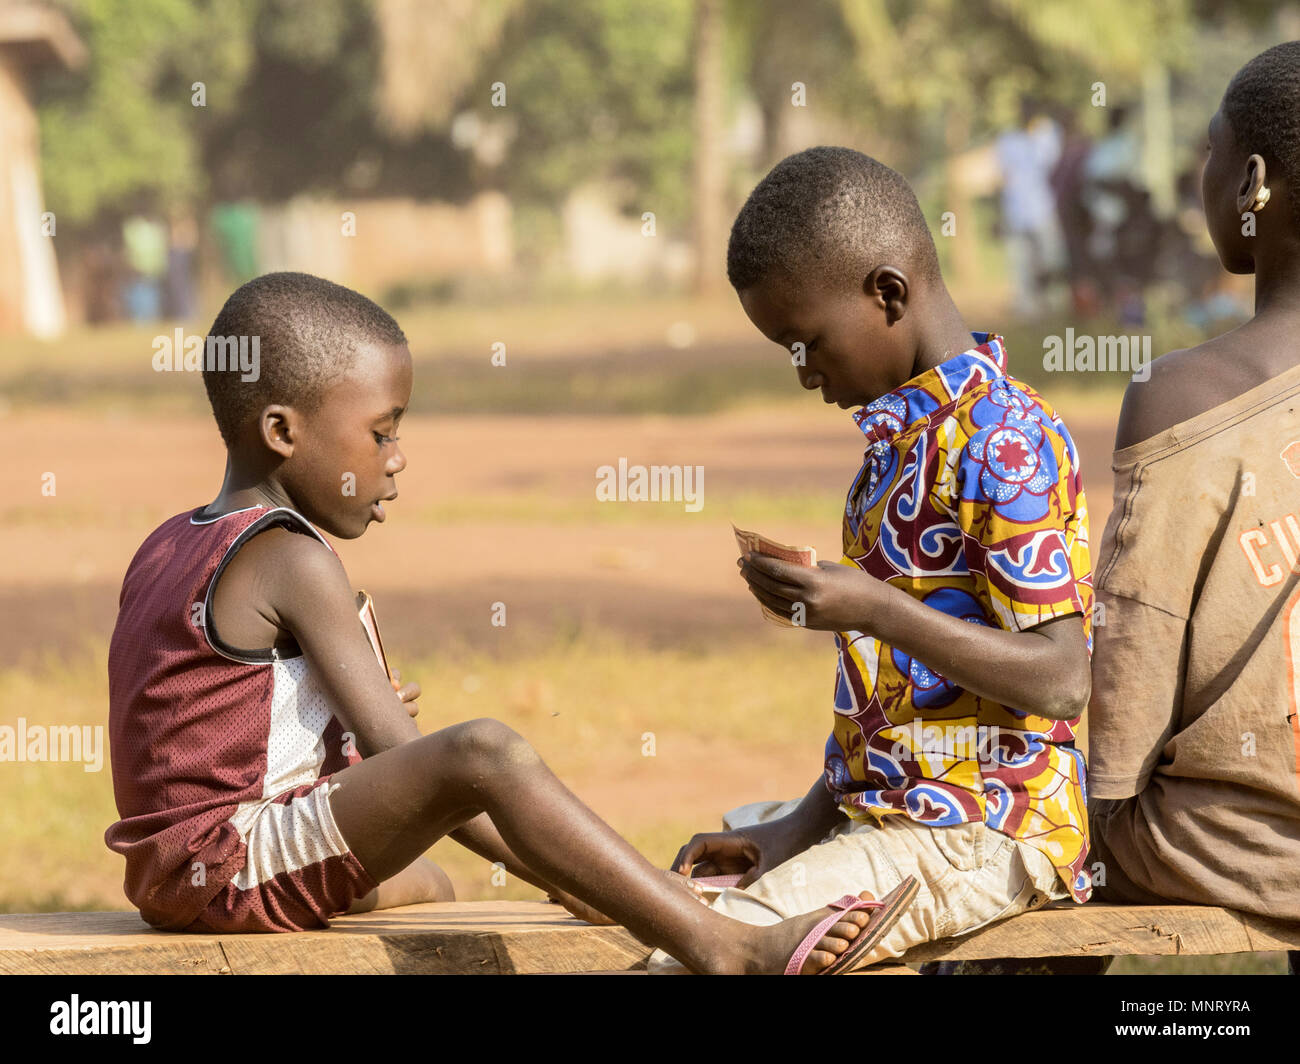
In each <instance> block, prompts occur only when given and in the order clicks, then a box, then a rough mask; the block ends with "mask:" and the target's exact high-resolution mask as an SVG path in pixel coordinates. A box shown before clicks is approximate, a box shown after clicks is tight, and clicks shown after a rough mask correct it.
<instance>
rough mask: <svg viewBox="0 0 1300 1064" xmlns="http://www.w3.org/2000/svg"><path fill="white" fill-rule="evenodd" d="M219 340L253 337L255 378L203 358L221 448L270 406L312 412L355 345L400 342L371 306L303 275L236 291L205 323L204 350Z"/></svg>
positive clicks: (272, 278) (258, 281) (386, 317)
mask: <svg viewBox="0 0 1300 1064" xmlns="http://www.w3.org/2000/svg"><path fill="white" fill-rule="evenodd" d="M224 337H247V338H249V339H250V342H251V338H252V337H257V338H258V343H257V349H258V362H259V365H258V373H257V377H256V379H255V380H247V379H244V377H242V376H241V374H240V373H238V372H231V371H230V370H229V369H225V368H220V367H214V366H213V365H212V364H211V363H212V361H213V360H211V359H206V360H205V363H204V368H203V385H204V387H205V388H206V389H207V392H208V401H209V402H210V403H211V404H212V415H213V417H215V418H216V421H217V427H218V428H219V429H220V430H221V438H222V439H223V440H225V441H226V445H227V446H231V445H233V443H234V441H235V440H236V438H237V437H238V435H239V432H240V430H241V429H242V428H243V427H244V425H245V424H247V422H248V421H249V420H250V419H251V418H253V417H256V415H257V414H258V413H259V412H260V411H261V410H262V409H264V408H265V407H266V406H268V405H269V404H271V403H283V404H285V405H291V406H294V407H297V408H298V409H301V410H305V411H308V412H310V411H312V410H315V409H317V408H318V406H319V403H320V401H321V398H322V396H323V394H324V392H325V390H326V389H327V388H328V387H329V386H330V385H331V384H333V383H335V382H336V381H337V380H339V379H340V378H341V377H342V376H343V375H344V374H345V373H346V372H347V371H348V369H349V368H351V366H352V363H353V360H354V356H355V355H356V353H357V351H358V350H359V349H360V347H361V346H362V345H364V344H366V343H386V344H404V343H406V336H405V334H404V333H403V332H402V330H401V327H400V326H399V325H398V324H397V322H396V321H394V320H393V317H392V315H390V314H389V313H388V312H387V311H386V310H384V309H383V308H382V307H380V306H379V305H378V304H376V303H374V302H372V301H371V300H369V299H367V298H366V297H365V296H363V295H361V294H360V293H359V292H354V291H352V289H350V288H344V287H343V286H342V285H338V284H334V283H333V282H332V281H326V280H324V279H323V278H320V277H313V276H312V275H311V274H307V273H268V274H264V275H262V276H261V277H257V278H254V279H253V280H251V281H249V282H248V283H247V284H245V285H243V286H241V287H240V288H237V289H236V290H235V292H234V293H233V294H232V295H231V297H230V298H229V299H227V300H226V303H225V306H223V307H222V308H221V312H220V313H219V314H218V315H217V318H216V320H215V321H214V322H213V323H212V328H211V329H210V330H209V333H208V337H207V339H205V342H204V346H205V350H210V349H211V342H212V340H213V338H224ZM218 342H219V341H218Z"/></svg>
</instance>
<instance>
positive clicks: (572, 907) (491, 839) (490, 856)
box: [451, 813, 708, 924]
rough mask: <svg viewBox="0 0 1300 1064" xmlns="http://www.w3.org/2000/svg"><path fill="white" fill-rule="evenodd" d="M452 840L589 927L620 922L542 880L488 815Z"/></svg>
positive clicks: (696, 890)
mask: <svg viewBox="0 0 1300 1064" xmlns="http://www.w3.org/2000/svg"><path fill="white" fill-rule="evenodd" d="M451 837H452V838H453V839H455V840H456V841H457V842H459V843H460V844H461V845H462V846H464V847H465V848H466V849H468V850H472V851H473V852H474V853H476V854H478V855H479V856H480V857H482V858H483V859H484V860H487V861H491V862H493V863H498V862H499V863H501V864H503V865H504V866H505V868H506V870H507V871H508V872H510V873H511V874H512V875H514V876H517V877H518V878H519V879H522V880H523V881H524V882H526V883H531V884H532V885H533V886H535V887H537V888H538V889H539V890H542V891H545V892H546V894H547V896H548V897H549V898H550V899H551V900H552V901H554V902H556V903H558V904H560V905H562V906H564V908H565V909H567V910H568V912H569V913H570V914H572V915H573V916H576V917H577V918H578V919H579V920H585V921H586V922H587V923H589V924H616V923H618V921H617V920H611V919H610V918H609V917H608V916H606V915H605V914H604V913H602V912H597V911H596V910H595V909H593V908H592V907H591V906H590V905H588V904H587V903H586V902H584V901H581V900H580V899H578V898H575V897H574V896H573V895H572V894H570V893H568V892H567V891H564V890H561V889H560V888H559V887H557V886H556V885H555V884H554V883H547V882H545V881H544V880H543V879H542V877H541V876H539V875H538V874H537V873H536V872H534V871H533V870H532V869H531V868H529V867H528V866H527V865H525V864H524V863H523V862H522V861H520V860H519V858H518V857H517V856H516V855H515V854H514V853H512V852H511V850H510V847H509V846H507V845H506V841H505V839H503V838H502V837H501V833H500V832H499V831H497V829H496V826H495V825H494V824H493V823H492V818H491V817H489V816H488V815H487V814H486V813H480V814H479V815H478V816H476V817H474V819H473V820H470V821H468V822H467V823H465V824H462V825H461V826H460V827H459V828H457V829H456V830H455V831H453V832H452V833H451ZM660 871H661V872H662V873H663V875H665V876H667V877H668V879H669V881H670V882H672V883H674V884H676V885H677V886H679V887H681V888H682V889H683V890H688V891H690V892H691V894H692V895H694V896H695V897H696V898H698V899H699V900H700V903H701V904H702V905H707V904H708V902H707V901H705V900H704V891H703V888H702V887H700V886H699V885H698V884H697V883H695V882H694V881H693V880H690V879H687V878H686V877H685V876H680V875H678V874H677V873H676V872H672V871H669V870H668V869H660Z"/></svg>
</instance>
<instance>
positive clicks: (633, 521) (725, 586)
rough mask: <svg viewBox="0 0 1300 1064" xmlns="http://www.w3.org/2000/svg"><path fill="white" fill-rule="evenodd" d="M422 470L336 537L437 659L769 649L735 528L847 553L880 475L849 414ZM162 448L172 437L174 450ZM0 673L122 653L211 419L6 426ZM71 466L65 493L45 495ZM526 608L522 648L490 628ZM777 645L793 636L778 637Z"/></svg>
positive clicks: (1083, 428)
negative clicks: (129, 599) (859, 506)
mask: <svg viewBox="0 0 1300 1064" xmlns="http://www.w3.org/2000/svg"><path fill="white" fill-rule="evenodd" d="M1065 417H1066V419H1067V422H1068V423H1070V425H1071V429H1072V432H1073V434H1074V436H1075V440H1076V444H1077V446H1078V448H1079V451H1080V453H1081V455H1082V464H1083V474H1084V483H1085V489H1086V491H1087V495H1088V501H1089V508H1090V514H1091V530H1092V538H1093V543H1094V546H1095V545H1097V544H1099V543H1100V540H1101V533H1102V530H1103V529H1104V527H1105V521H1106V516H1107V514H1108V513H1109V510H1110V495H1111V492H1110V469H1109V455H1110V449H1111V443H1112V441H1113V439H1114V422H1113V420H1112V419H1108V418H1106V417H1104V416H1101V417H1099V416H1097V415H1096V414H1095V413H1094V414H1091V416H1088V417H1080V418H1073V417H1071V415H1070V414H1069V411H1068V408H1067V409H1066V410H1065ZM401 435H402V445H403V447H404V448H405V450H406V454H407V456H408V460H409V465H408V467H407V469H406V470H405V471H404V472H403V473H401V474H400V475H399V476H398V478H397V483H398V489H399V491H400V492H401V497H400V498H399V499H397V500H396V501H395V502H393V503H391V504H390V505H389V507H388V511H389V517H388V520H387V521H386V522H385V523H384V524H383V525H382V526H380V525H371V526H370V529H369V530H368V531H367V533H366V535H365V536H363V537H362V538H361V539H360V540H354V541H350V542H341V543H339V544H337V546H338V549H339V551H340V554H341V556H342V558H343V561H344V564H345V565H346V567H347V569H348V572H349V574H350V576H351V578H352V581H353V583H354V585H355V586H357V587H364V588H366V589H367V590H369V591H370V592H371V593H372V594H373V595H374V596H375V598H376V602H377V606H378V609H379V611H380V616H381V618H382V623H383V630H384V635H385V640H386V641H387V642H388V643H390V644H391V647H390V649H393V650H395V651H396V652H398V653H399V654H400V653H412V654H424V653H428V652H429V650H430V648H431V647H435V646H438V645H441V644H446V643H448V642H451V643H457V644H468V645H469V646H474V647H502V648H503V649H507V648H510V649H514V650H517V649H518V648H519V643H518V642H516V641H519V640H529V639H533V638H540V639H546V638H549V637H550V636H551V635H552V634H553V633H554V631H555V630H556V628H557V626H558V627H564V626H569V627H572V626H575V625H587V626H593V627H596V628H600V629H606V630H611V631H616V632H619V633H623V634H625V635H627V636H628V637H629V638H631V639H633V640H635V641H645V642H646V643H648V644H650V645H659V646H662V645H697V644H700V643H703V642H704V641H706V640H707V641H712V640H717V639H719V638H722V639H726V638H727V637H728V635H729V633H730V634H736V633H738V632H739V633H740V634H742V635H743V637H744V638H746V639H749V638H752V637H754V635H755V631H754V625H753V624H752V620H753V616H754V610H755V606H754V603H753V601H752V600H751V599H750V598H749V596H748V595H747V594H745V593H744V591H743V586H742V585H741V584H740V583H739V581H738V579H737V577H736V574H735V557H736V549H735V543H734V540H733V537H732V535H731V532H730V527H729V526H730V523H731V522H732V521H733V520H734V521H736V523H738V524H741V525H742V527H743V526H744V522H745V515H746V513H750V514H752V513H754V512H755V511H756V510H757V511H758V512H760V513H762V512H764V511H765V509H768V508H770V510H771V512H772V515H773V516H771V517H758V518H755V520H757V521H761V522H762V524H761V527H760V528H759V530H760V531H763V532H765V533H766V534H768V535H770V536H772V537H773V538H776V539H779V540H784V541H786V542H801V543H810V544H812V545H813V546H815V547H816V548H817V550H818V556H819V557H828V558H829V557H835V556H836V555H837V550H838V538H839V526H838V511H839V506H840V504H841V502H840V500H841V498H842V495H843V492H844V491H845V490H846V489H847V487H848V484H849V481H850V480H851V479H852V477H853V475H854V474H855V473H856V472H857V469H858V465H859V464H860V461H861V451H862V445H861V442H860V441H861V436H860V434H859V433H858V432H857V430H856V428H855V427H854V426H853V424H852V422H851V421H850V420H849V417H848V415H845V414H841V413H840V412H839V411H831V410H828V409H818V408H816V407H813V406H811V404H810V406H809V408H807V409H805V408H802V407H782V408H775V409H762V410H755V411H753V412H731V413H726V414H718V415H712V416H709V417H700V418H694V417H672V418H669V417H644V418H632V419H629V418H620V417H592V418H562V417H548V418H539V419H529V418H528V417H527V414H526V412H521V414H520V415H519V416H518V417H511V418H503V417H491V416H483V417H461V418H437V419H435V418H411V419H409V420H408V421H406V422H405V423H404V424H403V426H402V430H401ZM160 441H165V442H164V443H162V444H161V445H160ZM0 447H3V450H4V453H5V454H6V455H8V456H10V458H9V460H8V463H7V464H6V466H5V468H4V470H3V472H0V528H3V532H2V533H0V535H2V536H3V544H4V557H5V558H6V564H5V565H4V566H3V568H2V569H0V667H4V666H14V665H22V664H31V663H33V662H34V661H35V660H37V659H38V658H39V657H41V656H42V655H44V654H46V653H50V652H53V653H57V654H64V653H67V652H68V651H74V650H79V649H81V647H82V646H83V645H84V643H85V641H86V639H87V638H90V639H94V638H97V637H98V638H102V639H105V640H106V639H107V637H108V635H109V633H110V632H111V631H112V626H113V621H114V618H115V615H116V610H117V594H118V590H119V587H120V583H121V577H122V574H123V573H124V571H125V569H126V566H127V564H128V563H129V561H130V559H131V556H132V554H133V552H134V551H135V549H136V547H137V546H138V545H139V544H140V542H141V541H142V540H143V538H144V537H145V536H146V535H147V534H148V533H149V532H150V531H151V530H152V529H153V528H154V527H156V526H157V525H158V524H159V523H160V522H161V521H162V520H164V519H165V518H167V517H169V516H171V515H172V514H175V513H179V512H181V511H183V510H186V509H189V508H192V507H196V506H199V505H202V504H204V503H206V502H207V501H209V500H210V499H211V498H212V497H213V496H214V495H215V493H216V490H217V488H218V487H219V485H220V480H221V473H222V462H223V454H222V452H221V449H220V443H219V440H218V439H217V437H216V433H215V431H214V430H213V429H212V428H211V427H210V426H209V425H208V424H206V423H204V422H202V421H199V420H197V419H171V420H158V419H152V418H145V417H136V418H132V419H127V418H123V417H115V416H113V415H112V414H91V413H84V412H82V413H76V414H70V413H68V412H65V411H58V410H52V411H42V412H22V413H11V414H10V415H9V416H7V417H5V418H4V419H2V420H0ZM620 457H625V458H627V460H628V461H629V462H630V463H641V464H645V465H651V464H670V465H671V464H681V465H691V466H702V467H703V468H704V480H703V489H704V494H703V499H704V505H703V508H702V509H701V510H699V512H694V513H692V512H688V511H687V510H686V508H685V504H684V503H682V502H677V503H672V502H663V503H654V502H644V503H636V502H628V503H622V504H609V503H599V502H597V501H596V499H595V483H596V469H597V468H598V467H599V466H602V465H605V464H610V465H616V464H617V462H618V459H619V458H620ZM46 473H53V474H54V477H55V480H54V490H55V494H54V495H53V496H46V495H42V483H43V479H42V478H43V476H44V474H46ZM495 602H505V603H506V604H507V611H508V613H507V616H508V620H509V624H508V626H507V629H506V631H508V632H509V633H510V634H509V640H511V642H510V643H509V644H508V645H507V644H505V643H504V640H503V630H502V629H501V628H494V627H493V626H492V625H491V623H490V616H491V607H492V604H493V603H495ZM758 631H759V632H760V633H761V635H762V636H763V637H767V638H775V637H779V636H780V635H781V634H782V633H780V632H778V631H776V630H775V629H774V630H773V631H771V632H768V631H767V630H766V629H765V628H762V629H758Z"/></svg>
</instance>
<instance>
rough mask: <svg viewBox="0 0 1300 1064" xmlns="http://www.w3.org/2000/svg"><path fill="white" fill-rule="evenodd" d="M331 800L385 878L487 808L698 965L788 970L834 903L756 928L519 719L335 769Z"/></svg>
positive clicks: (523, 855)
mask: <svg viewBox="0 0 1300 1064" xmlns="http://www.w3.org/2000/svg"><path fill="white" fill-rule="evenodd" d="M333 780H334V782H336V783H337V784H338V788H337V790H335V791H334V792H333V793H332V794H331V796H330V806H331V808H332V810H333V812H334V819H335V821H336V822H337V824H338V827H339V830H340V832H342V834H343V838H344V839H345V840H346V841H347V844H348V847H349V848H350V849H351V850H352V852H353V854H355V855H356V857H357V859H358V860H359V861H360V862H361V864H362V866H363V867H364V868H365V869H366V871H367V872H369V873H370V875H371V876H373V877H374V878H375V879H377V880H385V879H387V878H389V877H390V876H393V875H396V874H397V873H398V872H400V871H401V870H402V869H403V868H405V867H406V866H407V865H409V864H410V863H411V862H412V861H415V860H416V859H417V858H419V857H420V855H421V854H423V853H424V851H425V850H427V849H428V848H429V847H430V846H432V845H433V843H434V842H436V841H437V840H438V839H439V838H441V837H442V836H444V835H446V834H448V833H449V832H451V831H453V830H455V829H456V828H458V827H460V826H461V825H462V824H464V823H466V822H467V821H469V820H470V819H471V818H473V817H475V816H477V815H478V814H479V813H484V812H485V813H487V814H488V815H489V816H490V817H491V819H492V823H493V824H494V825H495V826H496V828H497V830H498V831H499V832H500V833H501V837H502V839H504V841H505V842H506V844H507V845H508V846H509V847H510V849H511V850H512V851H513V852H514V853H515V854H517V855H518V857H519V859H520V860H521V861H522V862H523V863H524V864H526V865H527V866H528V867H529V868H531V869H532V870H533V871H535V872H536V873H537V875H538V876H540V877H542V878H543V879H544V880H545V881H546V882H547V883H551V884H554V885H555V886H557V887H559V888H560V889H561V890H564V891H566V892H568V893H571V894H572V895H574V896H575V897H577V898H580V899H582V900H583V901H585V902H586V903H588V904H589V905H591V906H593V907H594V908H596V909H597V910H598V911H600V912H602V913H607V914H608V915H610V916H611V917H613V918H614V919H616V920H618V921H619V922H620V923H621V924H623V925H624V926H625V927H627V928H628V929H629V930H630V931H632V932H633V934H636V935H637V936H638V937H640V938H642V939H643V940H645V941H647V942H651V943H653V944H655V945H658V946H662V947H663V948H664V949H665V950H667V951H668V952H669V953H671V954H672V955H673V956H674V957H676V958H677V959H678V960H680V961H681V962H682V963H683V964H684V965H686V967H688V968H689V969H691V970H692V971H696V972H746V971H749V972H780V971H782V970H783V969H784V967H785V962H786V960H787V959H788V958H789V956H790V955H791V954H792V953H793V952H794V949H795V947H796V946H797V945H798V944H799V942H800V941H801V939H802V938H803V936H804V935H805V934H807V932H808V931H809V930H811V929H812V927H813V926H814V925H815V924H816V923H817V922H818V921H819V920H821V919H822V917H824V916H826V915H827V914H828V912H829V910H828V909H823V910H819V911H817V912H815V913H810V914H806V915H804V916H801V917H796V918H794V919H791V920H786V921H783V922H782V923H780V924H776V925H774V926H771V927H754V926H751V925H749V924H743V923H740V922H739V921H735V920H731V919H729V918H727V917H725V916H721V915H720V914H718V913H715V912H713V911H712V910H711V909H708V908H706V907H705V906H703V905H701V904H699V902H698V901H697V900H696V899H695V898H694V897H693V896H692V895H691V894H690V893H689V892H687V891H685V890H682V889H681V888H680V887H678V886H674V885H673V884H672V883H670V882H669V881H668V879H667V878H666V877H665V876H664V875H663V872H662V871H661V870H660V869H656V868H655V867H654V866H653V865H651V864H650V863H649V862H648V861H647V860H646V859H645V858H644V857H642V856H641V855H640V854H639V853H637V851H636V850H634V849H633V848H632V847H631V846H629V845H628V844H627V842H626V841H624V840H623V839H622V838H621V837H620V836H619V835H618V833H617V832H615V831H614V830H613V829H612V828H610V827H609V825H607V824H606V823H605V822H604V821H602V820H601V819H600V818H599V817H597V816H596V815H595V814H594V813H593V812H592V811H591V810H589V809H588V808H587V807H586V806H585V805H583V804H582V802H580V801H579V800H578V799H577V798H576V797H575V796H574V795H573V793H572V792H570V791H569V790H568V789H567V788H566V787H565V786H564V785H563V784H562V783H561V782H560V781H559V780H558V779H557V778H556V777H555V775H554V774H553V773H552V772H551V770H550V769H548V768H547V767H546V765H545V764H543V763H542V760H541V758H539V757H538V756H537V754H536V752H535V751H534V750H533V749H532V747H530V746H529V745H528V744H527V743H526V742H525V741H524V740H523V739H522V738H520V736H518V735H517V734H515V732H514V731H512V730H511V729H510V728H508V727H506V726H505V725H504V724H501V723H500V722H498V721H494V720H474V721H468V722H466V723H464V724H457V725H454V726H453V727H450V728H446V729H444V730H443V731H440V732H436V733H434V734H433V735H426V736H423V737H421V738H419V739H413V740H412V741H410V742H408V743H403V744H402V745H401V746H396V747H393V748H391V749H389V750H385V751H384V752H383V753H380V754H376V755H374V756H372V757H369V758H366V759H365V760H364V761H361V762H359V763H358V764H355V765H350V766H349V767H348V768H345V769H343V770H342V771H340V772H337V773H335V774H334V776H333ZM868 919H869V914H868V913H866V912H862V911H856V912H851V913H847V914H845V915H844V916H843V917H842V919H841V920H840V921H839V922H838V923H836V924H835V925H834V926H833V927H832V928H831V929H830V931H828V932H827V933H826V935H825V937H824V938H823V939H822V940H821V942H819V943H818V944H817V948H816V949H815V950H814V951H813V952H812V953H811V954H810V956H809V958H808V960H807V962H806V963H805V965H804V971H805V972H810V971H817V970H820V969H821V968H824V967H826V966H828V965H829V964H831V963H832V962H833V961H834V959H835V957H836V956H838V955H839V954H840V953H843V952H844V951H845V950H847V949H848V948H849V945H850V943H851V941H852V939H853V938H854V937H856V935H857V934H858V932H859V930H860V929H861V928H862V927H864V926H865V925H866V923H867V921H868Z"/></svg>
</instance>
